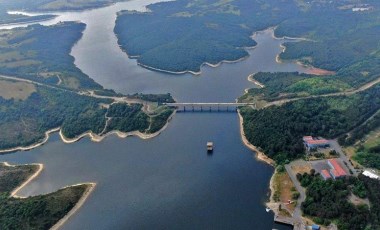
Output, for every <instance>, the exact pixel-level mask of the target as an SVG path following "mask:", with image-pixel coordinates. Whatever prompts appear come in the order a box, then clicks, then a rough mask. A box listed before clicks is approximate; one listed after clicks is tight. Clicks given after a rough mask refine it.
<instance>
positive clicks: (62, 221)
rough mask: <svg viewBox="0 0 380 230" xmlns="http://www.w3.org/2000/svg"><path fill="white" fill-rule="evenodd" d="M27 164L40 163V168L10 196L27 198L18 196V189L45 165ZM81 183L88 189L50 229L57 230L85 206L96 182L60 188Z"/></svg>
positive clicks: (6, 164) (8, 165)
mask: <svg viewBox="0 0 380 230" xmlns="http://www.w3.org/2000/svg"><path fill="white" fill-rule="evenodd" d="M3 164H4V165H5V166H7V167H16V166H21V165H11V164H9V163H8V162H3ZM25 165H38V166H39V168H38V170H37V171H36V172H35V173H34V174H33V175H32V176H30V177H29V178H28V179H27V180H26V181H25V182H24V183H22V184H21V185H20V186H18V187H17V188H15V189H14V190H13V191H12V192H11V194H10V197H13V198H18V199H25V198H27V197H23V196H18V195H16V193H17V192H18V191H20V190H21V189H22V188H24V187H25V186H26V185H28V184H29V183H30V182H31V181H32V180H34V179H35V178H36V177H37V176H39V175H40V173H41V171H42V170H43V169H44V165H43V164H25ZM80 185H86V186H87V188H86V191H85V192H84V193H83V195H82V196H81V198H80V199H79V200H78V202H77V203H76V204H75V205H74V207H73V208H72V209H71V210H70V211H69V212H68V213H66V215H65V216H64V217H63V218H61V219H60V220H59V221H58V222H57V223H56V224H54V225H53V226H52V227H51V228H50V229H54V230H57V229H59V228H61V227H62V226H63V225H64V224H65V223H66V221H67V220H69V219H70V217H71V216H73V215H74V214H75V213H76V212H77V211H78V210H79V209H80V208H81V207H82V206H83V204H84V203H85V201H86V200H87V198H88V197H89V196H90V195H91V193H92V191H93V190H94V189H95V186H96V183H94V182H87V183H80V184H75V185H69V186H65V187H63V188H60V189H65V188H70V187H75V186H80Z"/></svg>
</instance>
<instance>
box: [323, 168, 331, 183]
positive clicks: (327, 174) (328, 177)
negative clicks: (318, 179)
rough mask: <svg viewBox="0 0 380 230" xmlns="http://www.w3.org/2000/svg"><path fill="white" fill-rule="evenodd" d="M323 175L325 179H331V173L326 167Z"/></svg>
mask: <svg viewBox="0 0 380 230" xmlns="http://www.w3.org/2000/svg"><path fill="white" fill-rule="evenodd" d="M321 176H322V177H323V179H325V180H327V179H331V175H330V173H329V171H327V170H326V169H323V170H322V171H321Z"/></svg>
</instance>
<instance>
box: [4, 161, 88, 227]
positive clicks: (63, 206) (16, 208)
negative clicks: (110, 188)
mask: <svg viewBox="0 0 380 230" xmlns="http://www.w3.org/2000/svg"><path fill="white" fill-rule="evenodd" d="M37 169H38V166H36V165H17V166H15V167H10V166H5V165H4V164H0V229H4V230H5V229H7V230H8V229H9V230H13V229H14V230H17V229H46V230H47V229H50V228H51V227H52V226H53V225H54V224H55V223H57V222H58V221H59V220H60V219H61V218H63V217H64V216H65V215H66V214H67V213H68V212H69V211H70V210H71V209H72V208H73V207H74V206H75V204H76V203H77V202H78V200H79V199H80V198H81V197H82V196H83V194H84V192H85V191H86V189H87V188H88V186H90V185H87V184H83V185H78V186H73V187H66V188H63V189H60V190H58V191H56V192H54V193H49V194H46V195H39V196H34V197H28V198H14V197H10V196H9V195H10V193H11V192H12V191H13V190H14V189H15V188H17V187H18V186H19V185H21V184H22V183H23V182H24V181H25V180H27V179H28V178H29V177H30V176H31V175H33V174H34V173H35V172H36V171H37Z"/></svg>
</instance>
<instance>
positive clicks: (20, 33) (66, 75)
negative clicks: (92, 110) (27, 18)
mask: <svg viewBox="0 0 380 230" xmlns="http://www.w3.org/2000/svg"><path fill="white" fill-rule="evenodd" d="M85 27H86V25H85V24H83V23H76V22H66V23H60V24H57V25H54V26H41V25H38V24H35V25H31V26H28V27H26V28H15V29H12V30H3V31H0V44H1V46H0V74H3V75H9V76H16V77H20V78H26V79H30V80H33V81H36V82H41V83H44V84H51V85H58V86H59V87H64V88H70V89H74V90H78V89H98V90H102V89H103V87H102V86H100V85H99V84H97V83H95V81H94V80H92V79H91V78H89V77H88V76H87V75H86V74H84V73H83V72H82V71H81V70H80V69H79V68H78V67H76V66H75V64H74V57H72V56H71V55H70V52H71V48H72V47H73V45H74V44H75V43H76V42H77V41H78V40H79V39H80V38H81V36H82V32H83V30H84V29H85Z"/></svg>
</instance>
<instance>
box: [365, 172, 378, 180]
mask: <svg viewBox="0 0 380 230" xmlns="http://www.w3.org/2000/svg"><path fill="white" fill-rule="evenodd" d="M363 175H364V176H366V177H369V178H372V179H376V180H379V179H380V177H379V176H378V175H376V174H375V173H373V172H370V171H368V170H364V172H363Z"/></svg>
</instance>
